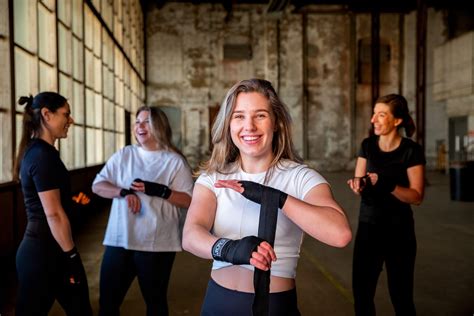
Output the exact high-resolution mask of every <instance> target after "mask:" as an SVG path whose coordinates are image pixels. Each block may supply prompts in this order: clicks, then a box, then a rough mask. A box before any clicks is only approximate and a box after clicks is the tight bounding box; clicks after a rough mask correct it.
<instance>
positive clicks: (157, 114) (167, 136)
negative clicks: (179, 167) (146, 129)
mask: <svg viewBox="0 0 474 316" xmlns="http://www.w3.org/2000/svg"><path fill="white" fill-rule="evenodd" d="M143 111H146V112H148V113H149V114H150V131H151V134H152V135H153V137H154V138H155V139H156V141H157V142H158V147H159V148H160V149H163V150H167V151H173V152H175V153H177V154H179V155H181V156H182V157H183V158H185V157H184V155H183V153H182V152H181V151H180V150H179V149H178V147H176V146H175V145H174V144H173V142H172V140H171V139H172V136H173V132H172V131H171V126H170V123H169V120H168V117H167V116H166V114H165V112H163V111H162V110H161V109H160V108H159V107H157V106H147V105H144V106H141V107H140V108H138V110H137V114H136V117H138V115H139V114H140V112H143ZM185 160H186V158H185Z"/></svg>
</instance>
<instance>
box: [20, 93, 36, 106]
mask: <svg viewBox="0 0 474 316" xmlns="http://www.w3.org/2000/svg"><path fill="white" fill-rule="evenodd" d="M25 103H26V106H31V105H32V104H33V96H32V95H31V94H30V96H28V97H25V96H21V97H20V98H19V99H18V104H20V105H23V104H25Z"/></svg>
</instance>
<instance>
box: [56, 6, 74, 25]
mask: <svg viewBox="0 0 474 316" xmlns="http://www.w3.org/2000/svg"><path fill="white" fill-rule="evenodd" d="M58 19H59V20H61V21H62V22H63V23H64V24H65V25H66V26H68V27H71V1H70V0H67V1H64V0H62V1H58Z"/></svg>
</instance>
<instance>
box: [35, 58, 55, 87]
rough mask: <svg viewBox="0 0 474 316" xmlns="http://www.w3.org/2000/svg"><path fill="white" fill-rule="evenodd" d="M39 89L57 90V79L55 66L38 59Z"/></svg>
mask: <svg viewBox="0 0 474 316" xmlns="http://www.w3.org/2000/svg"><path fill="white" fill-rule="evenodd" d="M39 65H40V70H39V75H40V83H39V86H40V88H39V89H40V91H58V79H57V72H56V68H54V67H52V66H50V65H48V64H45V63H44V62H42V61H40V63H39Z"/></svg>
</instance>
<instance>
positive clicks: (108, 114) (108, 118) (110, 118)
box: [104, 99, 115, 130]
mask: <svg viewBox="0 0 474 316" xmlns="http://www.w3.org/2000/svg"><path fill="white" fill-rule="evenodd" d="M104 117H105V120H104V128H105V129H108V130H112V129H114V117H115V116H114V106H113V104H112V102H110V101H109V100H107V99H104Z"/></svg>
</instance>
